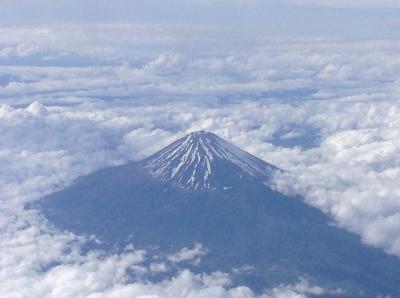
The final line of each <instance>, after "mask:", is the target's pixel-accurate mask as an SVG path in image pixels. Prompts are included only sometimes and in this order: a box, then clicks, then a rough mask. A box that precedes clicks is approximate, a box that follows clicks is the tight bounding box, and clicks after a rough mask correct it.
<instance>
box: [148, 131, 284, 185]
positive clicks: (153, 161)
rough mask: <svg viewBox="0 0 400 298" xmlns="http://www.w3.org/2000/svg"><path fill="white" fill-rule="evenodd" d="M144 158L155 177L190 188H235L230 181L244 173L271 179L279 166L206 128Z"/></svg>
mask: <svg viewBox="0 0 400 298" xmlns="http://www.w3.org/2000/svg"><path fill="white" fill-rule="evenodd" d="M143 162H144V167H145V168H146V169H148V170H150V172H151V173H152V174H153V175H154V176H155V177H158V178H161V179H162V180H164V181H169V182H172V183H174V184H176V185H178V186H180V187H182V188H185V189H190V190H213V189H231V188H232V187H234V186H235V185H230V184H229V183H228V184H227V182H231V184H233V183H232V182H233V181H234V180H235V179H233V178H232V177H237V179H236V180H237V181H238V179H239V180H240V179H242V176H243V175H247V176H249V177H251V178H252V179H258V180H260V181H262V182H263V183H267V182H268V180H269V179H270V177H271V174H272V172H273V171H274V170H276V169H277V168H276V167H274V166H272V165H270V164H268V163H266V162H264V161H262V160H261V159H258V158H257V157H255V156H253V155H251V154H249V153H247V152H245V151H244V150H242V149H240V148H239V147H237V146H235V145H233V144H231V143H229V142H227V141H225V140H223V139H222V138H220V137H218V136H217V135H215V134H213V133H210V132H206V131H197V132H192V133H190V134H188V135H187V136H185V137H183V138H181V139H179V140H177V141H175V142H174V143H172V144H171V145H169V146H167V147H166V148H164V149H162V150H161V151H159V152H157V153H156V154H154V155H152V156H150V157H149V158H147V159H145V160H144V161H143ZM228 168H229V171H228ZM232 169H233V170H234V171H232ZM227 177H229V179H228V181H227V180H226V179H227Z"/></svg>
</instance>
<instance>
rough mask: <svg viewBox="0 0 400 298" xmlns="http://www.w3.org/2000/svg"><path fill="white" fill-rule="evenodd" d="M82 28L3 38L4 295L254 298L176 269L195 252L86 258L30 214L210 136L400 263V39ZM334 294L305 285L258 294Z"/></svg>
mask: <svg viewBox="0 0 400 298" xmlns="http://www.w3.org/2000/svg"><path fill="white" fill-rule="evenodd" d="M85 26H86V27H85ZM85 26H83V27H80V26H73V25H69V26H63V27H51V26H50V27H43V28H40V27H35V28H32V27H26V28H22V29H21V28H19V29H15V28H8V29H7V28H3V29H1V31H2V32H1V33H2V34H0V63H1V64H2V65H6V66H2V67H1V70H0V135H1V140H0V164H1V168H0V201H1V204H0V236H1V237H0V239H1V240H0V296H4V297H210V296H213V297H237V298H239V297H257V295H256V294H255V293H253V292H252V291H251V290H250V289H248V288H244V287H235V288H231V285H230V276H229V275H228V274H226V273H223V272H215V273H213V274H211V275H204V274H203V275H202V274H199V275H197V274H194V273H192V272H190V271H188V270H184V269H182V268H184V266H182V267H179V266H180V265H181V264H183V265H184V264H185V263H190V264H191V265H195V264H196V263H198V262H201V256H202V255H204V254H206V253H207V248H206V247H203V246H202V245H201V244H199V243H194V244H193V247H187V248H183V249H182V250H181V251H178V252H176V254H174V255H170V256H157V259H154V258H153V257H154V256H153V255H152V253H151V252H144V251H137V250H135V249H134V247H128V248H127V250H126V251H125V252H124V253H121V254H115V255H105V254H103V253H102V252H99V251H92V252H84V251H83V246H82V245H81V244H82V243H83V241H84V239H83V238H82V237H79V236H77V235H72V234H70V233H68V232H66V231H57V230H54V229H53V228H52V226H51V224H50V223H48V222H46V220H45V219H43V218H42V217H41V215H40V214H38V213H37V212H36V211H35V210H30V209H25V208H24V205H25V204H26V203H29V202H32V201H34V200H37V199H39V198H40V197H41V196H43V195H45V194H47V193H49V192H52V191H54V190H57V189H60V188H63V187H65V186H66V185H68V184H70V183H72V182H73V180H74V179H76V178H77V177H78V176H80V175H85V174H87V173H90V172H93V171H95V170H97V169H99V168H102V167H107V166H111V165H115V164H121V163H124V162H127V161H129V160H137V159H141V158H143V157H145V156H147V155H149V154H151V153H153V152H155V151H156V150H158V149H160V148H161V147H163V146H165V145H167V144H168V143H170V142H172V141H173V140H175V139H176V138H178V137H180V136H182V135H184V134H186V133H188V132H190V131H193V130H199V129H205V130H209V131H213V132H215V133H217V134H219V135H220V136H222V137H224V138H226V139H228V140H230V141H232V142H234V143H235V144H237V145H238V146H240V147H242V148H244V149H245V150H248V151H249V152H251V153H253V154H255V155H257V156H259V157H261V158H263V159H265V160H266V161H268V162H270V163H273V164H275V165H277V166H279V167H280V168H282V169H284V170H285V173H283V174H282V175H280V176H278V177H276V186H275V187H276V188H277V189H278V190H280V191H282V192H285V193H289V194H299V195H301V196H302V197H304V199H305V200H306V202H307V203H309V204H311V205H313V206H315V207H317V208H320V209H321V210H323V211H324V212H326V213H328V214H330V215H331V216H332V221H333V222H334V223H335V224H337V225H339V226H341V227H343V228H345V229H348V230H350V231H353V232H355V233H357V234H359V235H360V237H362V240H363V241H364V242H365V243H366V244H369V245H374V246H377V247H381V248H383V249H385V250H386V251H387V252H388V253H391V254H394V255H397V256H400V232H399V231H400V229H399V226H400V203H399V202H400V200H399V196H400V190H399V187H398V181H399V179H400V164H399V159H398V156H399V153H400V152H399V151H400V143H399V141H398V140H399V139H400V138H399V137H400V136H399V131H400V130H399V128H400V120H399V119H398V115H399V113H400V104H399V102H398V97H399V91H400V89H399V80H398V73H399V70H400V60H399V58H398V56H399V55H398V54H399V51H398V50H397V48H398V43H397V42H393V41H369V42H340V41H326V40H325V41H324V40H298V41H291V42H288V41H287V40H285V39H269V38H265V37H257V38H255V39H252V41H253V42H255V44H254V45H253V46H250V45H249V43H248V42H247V41H244V42H243V41H242V42H238V40H239V39H238V35H236V34H231V35H229V36H230V39H228V40H227V39H222V40H224V41H225V42H226V44H223V43H222V42H221V38H220V37H221V36H227V35H226V34H225V33H221V32H217V31H214V30H205V29H204V28H198V29H196V30H198V31H193V30H194V29H193V28H191V29H190V30H189V29H185V28H176V27H174V26H172V27H165V26H161V25H143V26H139V25H126V24H113V25H110V24H108V25H104V24H103V25H98V26H102V27H101V28H102V30H100V31H99V32H97V30H96V29H98V27H96V26H89V25H85ZM193 32H197V33H198V34H193ZM204 34H205V35H204ZM220 34H222V35H220ZM149 36H152V38H149ZM204 36H205V37H204ZM88 39H89V40H88ZM185 41H187V44H186V45H185ZM210 45H212V46H210ZM135 49H136V50H135ZM179 268H180V269H179ZM171 269H172V270H176V276H175V277H174V278H172V279H169V280H163V281H160V282H149V281H148V277H151V276H154V275H155V274H158V273H160V272H165V271H167V270H171ZM128 271H129V272H131V273H132V272H133V273H134V276H135V280H130V279H129V278H128V275H127V274H126V273H127V272H128ZM32 285H34V286H33V287H32ZM328 291H330V290H329V289H322V288H320V287H318V285H312V284H309V282H308V281H307V280H306V279H302V277H299V282H298V283H296V284H293V285H282V286H280V287H277V288H275V289H267V290H266V292H265V293H264V296H262V297H305V296H307V295H309V294H316V295H324V294H326V293H327V292H328ZM166 293H167V294H166ZM336 293H337V294H338V295H339V294H340V290H338V292H336ZM166 295H169V296H166Z"/></svg>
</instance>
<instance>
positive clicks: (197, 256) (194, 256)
mask: <svg viewBox="0 0 400 298" xmlns="http://www.w3.org/2000/svg"><path fill="white" fill-rule="evenodd" d="M206 254H207V249H206V248H204V247H203V245H202V244H201V243H195V244H194V246H193V248H188V247H184V248H182V249H181V250H180V251H178V252H177V253H175V254H172V255H169V256H168V260H169V261H171V262H173V263H180V262H187V261H192V262H193V263H195V264H199V263H200V261H201V257H202V256H204V255H206Z"/></svg>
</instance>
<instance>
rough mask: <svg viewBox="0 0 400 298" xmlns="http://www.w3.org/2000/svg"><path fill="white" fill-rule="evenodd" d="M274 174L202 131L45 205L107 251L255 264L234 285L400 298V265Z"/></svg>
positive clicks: (222, 264) (220, 265)
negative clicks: (279, 187)
mask: <svg viewBox="0 0 400 298" xmlns="http://www.w3.org/2000/svg"><path fill="white" fill-rule="evenodd" d="M274 171H278V169H277V168H276V167H274V166H272V165H269V164H267V163H265V162H263V161H262V160H260V159H258V158H256V157H254V156H252V155H250V154H248V153H246V152H244V151H243V150H241V149H239V148H237V147H236V146H234V145H231V144H229V143H228V142H226V141H224V140H222V139H220V138H219V137H217V136H215V135H213V134H210V133H206V132H199V133H194V134H191V135H188V136H186V137H185V138H182V139H180V140H178V141H177V142H175V143H173V144H171V145H170V146H168V147H167V148H165V149H163V150H161V151H160V152H158V153H156V154H155V155H153V156H151V157H149V158H147V159H145V160H144V161H142V162H135V163H129V164H127V165H123V166H119V167H113V168H108V169H103V170H101V171H98V172H96V173H94V174H91V175H89V176H86V177H83V178H81V179H79V180H78V181H77V182H76V183H75V184H74V185H72V186H71V187H69V188H67V189H65V190H63V191H60V192H58V193H54V194H52V195H50V196H48V197H46V198H44V199H43V200H42V201H41V202H40V208H41V209H42V211H43V213H44V214H45V215H46V217H47V218H48V219H49V220H50V221H52V222H53V223H54V224H55V225H56V226H57V227H59V228H62V229H68V230H71V231H74V232H77V233H85V234H95V235H96V236H97V237H98V238H99V239H101V240H103V241H104V246H103V247H104V248H106V249H107V248H110V247H111V246H112V245H116V246H117V247H120V248H122V247H124V245H126V244H128V243H130V242H132V243H134V244H135V246H136V247H143V248H149V247H155V246H156V247H158V248H159V251H160V252H163V253H166V254H167V253H171V252H175V251H178V250H180V249H182V248H183V247H189V246H192V245H193V243H195V242H199V243H201V244H202V245H203V246H204V247H206V248H207V249H208V254H207V255H206V256H204V257H203V259H202V262H201V264H200V266H199V267H193V268H191V269H193V270H195V271H196V270H198V271H199V272H201V271H206V272H210V271H215V270H221V271H226V272H232V271H234V269H235V268H236V269H237V268H241V267H244V266H246V267H248V268H250V267H251V268H253V269H252V270H250V271H249V272H246V273H243V274H237V275H233V276H234V281H235V282H236V283H237V284H246V285H248V286H250V287H252V288H253V289H256V290H261V289H262V288H264V287H269V286H276V285H278V284H281V283H288V282H294V281H297V280H298V278H299V277H300V276H302V277H306V278H309V279H310V280H311V281H313V282H315V283H316V284H318V285H321V286H324V287H327V288H338V287H340V288H342V289H344V290H345V291H346V293H347V296H348V297H358V296H361V297H376V296H377V295H379V294H391V295H392V296H393V297H400V262H399V259H398V258H396V257H393V256H388V255H386V254H385V253H384V252H383V251H382V250H380V249H375V248H371V247H367V246H365V245H363V244H362V243H361V242H360V239H359V237H358V236H356V235H353V234H351V233H348V232H346V231H343V230H340V229H338V228H335V227H333V226H332V225H330V224H329V219H328V218H327V217H326V216H325V215H324V214H323V213H321V212H320V211H319V210H317V209H314V208H312V207H310V206H308V205H306V204H304V203H303V202H302V201H301V200H300V199H299V198H291V197H286V196H284V195H282V194H280V193H277V192H275V191H273V190H272V189H271V188H270V187H269V186H268V185H269V180H270V177H271V175H273V173H274ZM249 266H250V267H249ZM362 292H363V293H364V296H362V295H361V294H360V293H362ZM341 296H345V295H344V294H341Z"/></svg>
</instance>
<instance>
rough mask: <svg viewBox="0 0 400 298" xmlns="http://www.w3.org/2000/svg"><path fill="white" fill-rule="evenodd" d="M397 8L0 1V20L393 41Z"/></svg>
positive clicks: (219, 0) (398, 33)
mask: <svg viewBox="0 0 400 298" xmlns="http://www.w3.org/2000/svg"><path fill="white" fill-rule="evenodd" d="M399 8H400V1H397V0H393V1H390V0H386V1H375V0H370V1H368V0H367V1H357V0H355V1H354V0H352V1H342V0H337V1H329V0H325V1H324V0H323V1H315V0H286V1H283V0H281V1H279V0H270V1H268V0H265V1H263V0H232V1H229V0H204V1H200V0H171V1H161V0H148V1H136V0H134V1H128V0H116V1H108V0H98V1H94V0H87V1H76V0H72V1H66V0H59V1H49V0H37V1H27V0H23V1H12V0H3V1H1V2H0V23H2V24H3V25H8V26H12V25H16V24H20V25H21V24H38V23H41V24H43V23H46V24H47V23H53V24H54V23H63V22H128V23H132V22H166V23H179V24H186V25H198V26H212V27H219V28H226V29H229V30H248V31H251V32H259V33H262V34H267V35H272V36H291V37H292V36H297V37H301V38H305V37H313V38H315V37H322V38H342V39H391V38H396V39H397V38H399V37H400V30H398V28H399V25H400V23H399V18H398V17H399V15H400V9H399Z"/></svg>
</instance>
